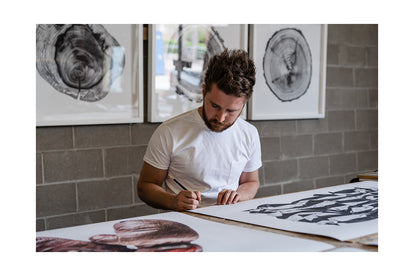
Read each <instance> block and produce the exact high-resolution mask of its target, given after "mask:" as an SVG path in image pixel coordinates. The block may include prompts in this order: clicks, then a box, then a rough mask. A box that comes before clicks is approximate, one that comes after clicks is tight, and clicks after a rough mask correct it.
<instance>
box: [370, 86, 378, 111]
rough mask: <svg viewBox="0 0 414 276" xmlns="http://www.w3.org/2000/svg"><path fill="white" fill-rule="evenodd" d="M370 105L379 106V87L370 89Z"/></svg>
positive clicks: (372, 106)
mask: <svg viewBox="0 0 414 276" xmlns="http://www.w3.org/2000/svg"><path fill="white" fill-rule="evenodd" d="M369 107H371V108H378V89H369Z"/></svg>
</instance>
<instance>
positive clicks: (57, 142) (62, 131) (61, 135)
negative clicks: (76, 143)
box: [36, 127, 73, 151]
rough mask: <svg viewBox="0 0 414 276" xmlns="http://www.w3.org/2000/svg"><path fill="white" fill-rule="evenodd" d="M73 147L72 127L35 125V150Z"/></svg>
mask: <svg viewBox="0 0 414 276" xmlns="http://www.w3.org/2000/svg"><path fill="white" fill-rule="evenodd" d="M71 148H73V134H72V127H37V128H36V150H37V151H44V150H56V149H71Z"/></svg>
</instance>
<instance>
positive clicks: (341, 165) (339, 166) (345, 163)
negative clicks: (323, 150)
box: [329, 153, 357, 175]
mask: <svg viewBox="0 0 414 276" xmlns="http://www.w3.org/2000/svg"><path fill="white" fill-rule="evenodd" d="M329 161H330V174H331V175H335V174H344V173H349V172H354V171H356V167H357V166H356V155H355V154H354V153H345V154H339V155H333V156H330V157H329Z"/></svg>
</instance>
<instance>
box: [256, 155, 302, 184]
mask: <svg viewBox="0 0 414 276" xmlns="http://www.w3.org/2000/svg"><path fill="white" fill-rule="evenodd" d="M263 167H264V176H265V185H266V184H268V183H279V182H283V181H289V180H293V179H296V178H297V176H298V165H297V162H296V160H284V161H272V162H265V163H264V165H263Z"/></svg>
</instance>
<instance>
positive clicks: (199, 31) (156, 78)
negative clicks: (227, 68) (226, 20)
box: [148, 24, 247, 122]
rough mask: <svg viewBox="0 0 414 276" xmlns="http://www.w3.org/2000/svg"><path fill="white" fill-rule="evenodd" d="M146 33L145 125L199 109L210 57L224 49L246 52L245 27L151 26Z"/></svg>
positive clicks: (233, 25) (231, 25)
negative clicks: (146, 103) (146, 111)
mask: <svg viewBox="0 0 414 276" xmlns="http://www.w3.org/2000/svg"><path fill="white" fill-rule="evenodd" d="M148 33H149V54H148V55H149V62H148V66H149V69H148V72H149V73H148V77H149V79H148V88H149V95H148V121H149V122H163V121H165V120H168V119H170V118H172V117H174V116H176V115H178V114H181V113H184V112H186V111H189V110H192V109H194V108H197V107H199V106H201V105H202V100H203V97H202V84H203V77H204V72H205V70H206V69H207V64H208V61H209V59H210V57H212V56H214V55H216V54H218V53H221V52H222V51H223V50H224V49H225V48H229V49H244V50H247V25H235V24H230V25H183V24H154V25H150V26H149V32H148ZM242 117H244V118H245V117H246V111H243V113H242Z"/></svg>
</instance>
